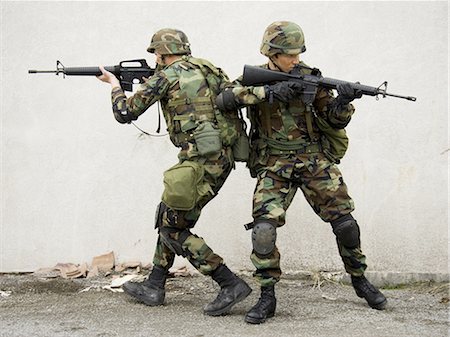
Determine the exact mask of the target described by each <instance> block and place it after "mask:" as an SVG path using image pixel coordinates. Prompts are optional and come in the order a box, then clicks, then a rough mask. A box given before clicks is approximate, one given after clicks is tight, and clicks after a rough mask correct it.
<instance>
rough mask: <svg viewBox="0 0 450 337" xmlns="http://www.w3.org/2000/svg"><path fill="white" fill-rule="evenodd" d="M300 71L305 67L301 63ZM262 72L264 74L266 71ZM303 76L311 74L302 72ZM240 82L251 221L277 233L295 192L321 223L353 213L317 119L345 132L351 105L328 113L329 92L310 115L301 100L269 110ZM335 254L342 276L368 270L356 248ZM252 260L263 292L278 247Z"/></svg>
mask: <svg viewBox="0 0 450 337" xmlns="http://www.w3.org/2000/svg"><path fill="white" fill-rule="evenodd" d="M301 65H302V66H306V65H305V64H304V63H301ZM261 67H263V68H268V65H267V64H265V65H262V66H261ZM301 72H303V73H307V72H310V70H308V69H304V68H302V69H301ZM240 80H241V78H239V79H238V80H237V81H236V82H235V83H234V84H235V86H234V87H233V89H232V90H233V93H234V95H235V97H236V100H237V101H238V102H239V104H242V105H250V107H249V112H248V117H249V119H250V121H251V123H252V127H251V133H250V138H251V151H252V152H251V158H250V162H249V166H250V169H251V170H253V173H254V175H255V176H256V177H257V185H256V188H255V191H254V195H253V218H254V220H259V219H268V220H271V221H275V222H276V223H277V224H278V226H279V227H280V226H283V225H284V223H285V216H286V210H287V209H288V208H289V206H290V204H291V202H292V200H293V198H294V196H295V194H296V192H297V189H298V188H300V189H301V190H302V192H303V195H304V196H305V198H306V200H307V201H308V203H309V204H310V205H311V207H312V208H313V210H314V211H315V213H316V214H317V215H318V216H320V217H321V219H322V220H323V221H325V222H330V221H333V220H336V219H338V218H340V217H342V216H344V215H346V214H349V213H351V212H352V211H353V210H354V203H353V200H352V199H351V197H350V196H349V195H348V191H347V186H346V185H345V183H344V180H343V178H342V174H341V172H340V171H339V169H338V167H337V165H336V164H335V163H334V162H333V161H332V160H330V159H329V158H327V156H325V154H324V151H323V146H322V137H323V136H322V134H321V131H320V129H319V128H318V126H317V123H316V117H315V116H320V117H322V118H324V119H325V120H327V121H329V122H331V123H333V124H334V125H337V126H340V127H342V128H344V127H345V126H346V125H347V124H348V123H349V121H350V119H351V116H352V114H353V113H354V108H353V106H352V105H351V104H349V105H348V106H347V107H346V108H345V109H344V110H343V111H339V112H337V111H336V110H335V109H332V108H331V106H332V103H333V101H334V97H333V94H332V92H331V91H328V90H325V89H321V88H319V90H318V92H317V95H316V98H315V101H314V102H313V106H314V110H315V111H314V112H312V111H311V110H310V109H308V108H307V106H305V104H304V103H303V102H302V101H301V99H300V98H298V99H294V100H292V101H290V102H289V103H288V104H285V103H282V102H278V101H274V102H273V104H269V103H268V102H266V100H265V97H264V92H263V90H262V89H263V88H262V87H243V86H241V85H240ZM308 114H310V123H311V125H310V126H309V127H308V123H309V122H308V118H307V115H308ZM338 248H339V254H340V255H341V257H342V260H343V262H344V265H345V269H346V271H347V272H348V273H350V274H351V275H354V276H361V275H363V273H364V270H365V269H366V268H367V265H366V264H365V256H364V255H363V253H362V251H361V249H360V247H359V246H358V247H355V248H352V249H350V248H348V247H345V246H343V245H342V244H341V243H340V242H338ZM251 260H252V262H253V264H254V265H255V267H256V271H255V273H254V275H255V277H256V278H257V280H258V281H259V283H260V285H261V286H270V285H273V284H275V283H276V282H278V281H279V279H280V275H281V269H280V254H279V252H278V249H277V248H276V247H275V249H274V251H273V252H272V253H271V254H270V255H269V256H264V257H262V256H258V255H257V254H256V253H255V252H254V251H253V252H252V254H251Z"/></svg>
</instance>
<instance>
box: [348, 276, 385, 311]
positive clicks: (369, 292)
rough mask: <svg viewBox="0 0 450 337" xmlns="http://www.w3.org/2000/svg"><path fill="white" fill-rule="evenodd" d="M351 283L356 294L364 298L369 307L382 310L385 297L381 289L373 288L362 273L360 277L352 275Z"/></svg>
mask: <svg viewBox="0 0 450 337" xmlns="http://www.w3.org/2000/svg"><path fill="white" fill-rule="evenodd" d="M352 285H353V288H354V289H355V292H356V295H358V297H361V298H365V299H366V301H367V303H368V304H369V305H370V307H372V308H374V309H378V310H383V309H384V308H385V307H386V304H387V299H386V297H384V295H383V294H382V293H381V291H379V290H378V289H377V288H375V287H374V286H373V285H372V284H371V283H370V282H369V281H368V280H367V279H366V278H365V277H364V275H363V276H360V277H357V276H353V275H352Z"/></svg>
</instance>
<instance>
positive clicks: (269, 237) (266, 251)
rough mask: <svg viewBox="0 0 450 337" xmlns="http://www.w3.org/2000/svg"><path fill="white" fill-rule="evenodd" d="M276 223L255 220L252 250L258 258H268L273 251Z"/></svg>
mask: <svg viewBox="0 0 450 337" xmlns="http://www.w3.org/2000/svg"><path fill="white" fill-rule="evenodd" d="M276 227H277V225H276V223H275V222H274V221H270V220H265V219H259V220H256V221H255V223H254V226H253V231H252V244H253V250H254V251H255V253H256V255H257V256H259V257H266V256H269V255H270V254H271V253H272V252H273V251H274V249H275V242H276V239H277V231H276Z"/></svg>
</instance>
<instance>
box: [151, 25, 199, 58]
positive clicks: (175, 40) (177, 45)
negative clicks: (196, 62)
mask: <svg viewBox="0 0 450 337" xmlns="http://www.w3.org/2000/svg"><path fill="white" fill-rule="evenodd" d="M147 51H148V52H149V53H155V51H156V52H157V53H158V54H160V55H184V54H190V53H191V48H190V44H189V40H188V38H187V36H186V34H184V33H183V32H182V31H181V30H177V29H172V28H164V29H161V30H159V31H157V32H156V33H155V34H154V35H153V37H152V41H151V42H150V46H149V47H148V48H147Z"/></svg>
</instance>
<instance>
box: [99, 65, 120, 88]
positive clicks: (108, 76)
mask: <svg viewBox="0 0 450 337" xmlns="http://www.w3.org/2000/svg"><path fill="white" fill-rule="evenodd" d="M99 68H100V71H101V72H102V75H100V76H97V78H98V79H99V80H100V81H102V82H105V83H109V84H111V87H112V88H115V87H119V88H120V82H119V80H118V79H117V77H116V76H115V75H114V74H113V73H111V72H109V71H107V70H105V68H104V67H103V66H99Z"/></svg>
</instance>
